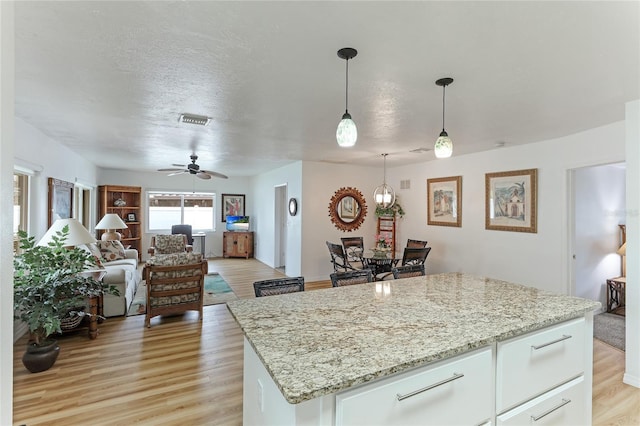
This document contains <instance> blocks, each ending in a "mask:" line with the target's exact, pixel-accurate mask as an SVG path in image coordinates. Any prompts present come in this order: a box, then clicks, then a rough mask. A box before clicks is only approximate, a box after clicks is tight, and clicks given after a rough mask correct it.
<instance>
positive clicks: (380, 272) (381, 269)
mask: <svg viewBox="0 0 640 426" xmlns="http://www.w3.org/2000/svg"><path fill="white" fill-rule="evenodd" d="M399 260H400V258H397V257H395V254H394V253H392V252H389V253H386V254H385V255H384V256H380V255H378V254H373V255H371V256H363V257H362V263H363V265H364V267H365V268H369V269H371V271H372V272H373V280H374V281H381V280H383V279H385V278H386V277H387V276H389V275H390V274H391V269H392V268H394V267H395V266H396V265H397V264H398V261H399Z"/></svg>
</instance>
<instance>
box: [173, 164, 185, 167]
mask: <svg viewBox="0 0 640 426" xmlns="http://www.w3.org/2000/svg"><path fill="white" fill-rule="evenodd" d="M171 165H172V166H175V167H187V166H186V164H176V163H173V164H171Z"/></svg>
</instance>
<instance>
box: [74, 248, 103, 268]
mask: <svg viewBox="0 0 640 426" xmlns="http://www.w3.org/2000/svg"><path fill="white" fill-rule="evenodd" d="M79 247H80V248H81V249H83V250H85V251H88V252H89V253H90V254H91V255H92V256H93V257H94V258H95V260H96V266H97V268H98V269H103V268H104V266H102V253H101V252H100V247H98V244H96V243H89V244H82V245H80V246H79Z"/></svg>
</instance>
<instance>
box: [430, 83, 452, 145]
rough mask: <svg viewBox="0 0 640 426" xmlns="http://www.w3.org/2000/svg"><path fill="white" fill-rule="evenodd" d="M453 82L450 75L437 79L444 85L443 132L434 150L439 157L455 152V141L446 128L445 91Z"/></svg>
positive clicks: (440, 84) (439, 84)
mask: <svg viewBox="0 0 640 426" xmlns="http://www.w3.org/2000/svg"><path fill="white" fill-rule="evenodd" d="M451 83H453V79H452V78H450V77H445V78H441V79H439V80H436V84H437V85H438V86H442V132H440V137H438V139H437V140H436V144H435V147H434V152H435V154H436V157H437V158H448V157H451V154H452V153H453V142H452V141H451V138H450V137H449V135H448V134H447V131H446V130H445V129H444V91H445V88H446V87H447V86H448V85H450V84H451Z"/></svg>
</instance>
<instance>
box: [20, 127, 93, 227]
mask: <svg viewBox="0 0 640 426" xmlns="http://www.w3.org/2000/svg"><path fill="white" fill-rule="evenodd" d="M15 126H16V128H15V146H14V156H15V158H14V161H15V163H16V164H33V166H34V167H36V168H37V169H38V170H40V171H39V172H38V173H36V174H35V175H34V176H33V177H32V179H31V197H30V201H31V204H30V205H29V224H30V229H29V233H30V234H32V235H34V236H35V237H36V239H38V238H40V237H41V236H42V235H44V233H45V232H47V217H48V216H47V209H48V206H47V203H48V190H49V187H48V178H50V177H52V178H56V179H61V180H64V181H67V182H71V183H76V182H81V183H82V184H83V185H85V186H88V187H91V186H93V187H95V185H96V182H97V173H98V168H97V167H96V166H95V165H94V164H93V163H91V162H89V161H88V160H86V159H85V158H83V157H81V156H79V155H78V154H76V153H75V152H73V151H72V150H70V149H69V148H67V147H66V146H64V145H62V144H60V143H59V142H57V141H55V140H53V139H51V138H49V137H48V136H46V135H45V134H44V133H42V132H41V131H40V130H38V129H36V128H35V127H33V126H31V125H30V124H29V123H27V122H25V121H23V120H21V119H20V118H16V119H15Z"/></svg>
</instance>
